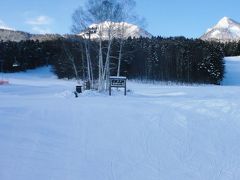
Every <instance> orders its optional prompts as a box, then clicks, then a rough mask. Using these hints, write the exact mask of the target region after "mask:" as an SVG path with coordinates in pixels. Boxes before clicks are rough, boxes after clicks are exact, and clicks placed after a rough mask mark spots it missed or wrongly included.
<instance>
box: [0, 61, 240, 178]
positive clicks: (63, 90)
mask: <svg viewBox="0 0 240 180" xmlns="http://www.w3.org/2000/svg"><path fill="white" fill-rule="evenodd" d="M231 59H232V58H230V59H229V58H228V60H227V61H226V64H227V75H226V78H227V79H226V81H225V83H226V84H227V85H228V86H225V85H223V86H211V85H201V86H200V85H194V86H190V85H185V86H183V85H181V86H180V85H164V84H159V83H156V84H151V83H149V84H141V83H137V82H128V89H130V90H131V91H130V92H128V96H127V97H124V96H123V92H122V91H114V94H113V96H112V97H109V96H108V95H107V94H99V93H96V92H91V91H88V92H84V93H83V94H82V95H80V97H79V98H75V97H74V95H73V93H72V91H74V86H75V85H76V84H75V82H74V81H67V80H58V79H57V78H56V77H55V76H54V75H52V73H51V72H50V69H49V68H40V69H38V70H32V71H28V72H25V73H15V74H4V76H3V77H4V79H6V80H8V81H9V82H10V84H9V85H4V86H0V179H1V180H43V179H44V180H81V179H82V180H96V179H101V180H102V179H105V180H106V179H107V180H159V179H162V180H174V179H178V180H213V179H217V180H238V179H239V178H240V141H239V140H240V96H239V94H240V87H239V86H236V84H235V82H239V81H237V79H239V74H238V76H237V71H235V70H236V69H237V67H236V66H238V67H239V66H240V65H239V64H240V62H239V61H237V60H236V61H235V60H234V61H231ZM237 59H240V58H237ZM231 63H236V64H235V65H231ZM231 69H233V70H234V72H236V74H235V76H233V74H232V75H231V71H230V70H231ZM239 69H240V68H239ZM228 75H229V76H228ZM230 80H234V81H233V84H232V85H235V86H232V85H230V84H231V81H230Z"/></svg>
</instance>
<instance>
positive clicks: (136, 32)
mask: <svg viewBox="0 0 240 180" xmlns="http://www.w3.org/2000/svg"><path fill="white" fill-rule="evenodd" d="M89 28H96V29H97V31H96V33H94V34H92V35H91V39H97V38H99V36H100V33H101V36H102V38H103V40H107V39H108V33H109V29H111V31H112V33H111V35H112V36H113V37H115V38H124V39H127V38H128V37H132V38H140V37H148V38H151V37H152V35H151V34H150V33H148V32H147V31H145V30H143V29H142V28H140V27H138V26H136V25H133V24H130V23H126V22H120V23H115V22H109V21H105V22H103V23H99V24H92V25H90V26H89ZM85 34H86V33H85V32H82V33H80V34H79V35H80V36H83V37H86V38H87V37H88V36H86V35H85Z"/></svg>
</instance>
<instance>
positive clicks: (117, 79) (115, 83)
mask: <svg viewBox="0 0 240 180" xmlns="http://www.w3.org/2000/svg"><path fill="white" fill-rule="evenodd" d="M113 87H114V88H124V95H125V96H126V95H127V78H126V77H122V76H111V77H110V78H109V96H111V95H112V88H113Z"/></svg>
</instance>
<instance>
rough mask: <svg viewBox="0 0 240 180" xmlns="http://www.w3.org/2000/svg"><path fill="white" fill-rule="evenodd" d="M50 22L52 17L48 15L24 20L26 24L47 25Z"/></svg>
mask: <svg viewBox="0 0 240 180" xmlns="http://www.w3.org/2000/svg"><path fill="white" fill-rule="evenodd" d="M51 23H52V18H50V17H48V16H44V15H41V16H38V17H36V18H31V19H28V20H27V21H26V24H29V25H49V24H51Z"/></svg>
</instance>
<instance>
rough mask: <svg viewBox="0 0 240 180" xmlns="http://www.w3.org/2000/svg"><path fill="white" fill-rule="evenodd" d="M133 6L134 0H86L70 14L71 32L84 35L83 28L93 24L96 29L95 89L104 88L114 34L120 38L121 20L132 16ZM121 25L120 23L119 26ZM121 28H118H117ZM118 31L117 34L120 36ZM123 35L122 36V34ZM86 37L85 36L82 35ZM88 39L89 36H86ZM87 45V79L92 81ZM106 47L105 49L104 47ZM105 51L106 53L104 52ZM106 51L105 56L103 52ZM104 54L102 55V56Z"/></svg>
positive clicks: (107, 78)
mask: <svg viewBox="0 0 240 180" xmlns="http://www.w3.org/2000/svg"><path fill="white" fill-rule="evenodd" d="M134 6H135V1H134V0H88V1H87V3H86V4H85V6H83V7H80V8H78V9H77V10H76V11H75V12H74V14H73V27H72V29H73V32H74V33H81V35H83V36H84V32H85V31H86V29H87V28H88V27H89V26H90V25H92V24H95V27H96V29H97V33H96V34H95V35H94V40H96V41H97V42H98V44H99V46H98V90H99V91H102V90H104V89H107V87H108V83H109V82H108V80H109V76H110V63H111V49H112V44H113V40H114V38H118V39H122V38H124V36H125V35H126V34H125V27H124V24H125V23H124V22H125V21H128V20H130V19H133V16H132V14H131V13H130V12H131V11H132V8H133V7H134ZM118 25H120V26H121V27H118ZM120 29H121V31H119V30H120ZM119 34H120V38H119ZM121 36H122V37H121ZM84 38H85V39H86V37H84ZM89 39H90V38H89ZM104 40H106V41H107V46H106V47H103V41H104ZM85 47H86V57H87V65H88V68H87V69H88V70H87V71H88V77H89V78H88V79H89V80H90V81H91V82H93V78H92V75H91V74H92V72H91V69H92V67H91V58H90V50H89V48H88V47H87V45H85ZM103 48H106V52H105V51H103ZM122 49H123V40H120V50H119V57H118V69H119V70H118V75H120V67H121V59H122ZM104 53H106V55H105V54H104ZM104 55H105V56H104ZM104 58H105V59H104Z"/></svg>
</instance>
